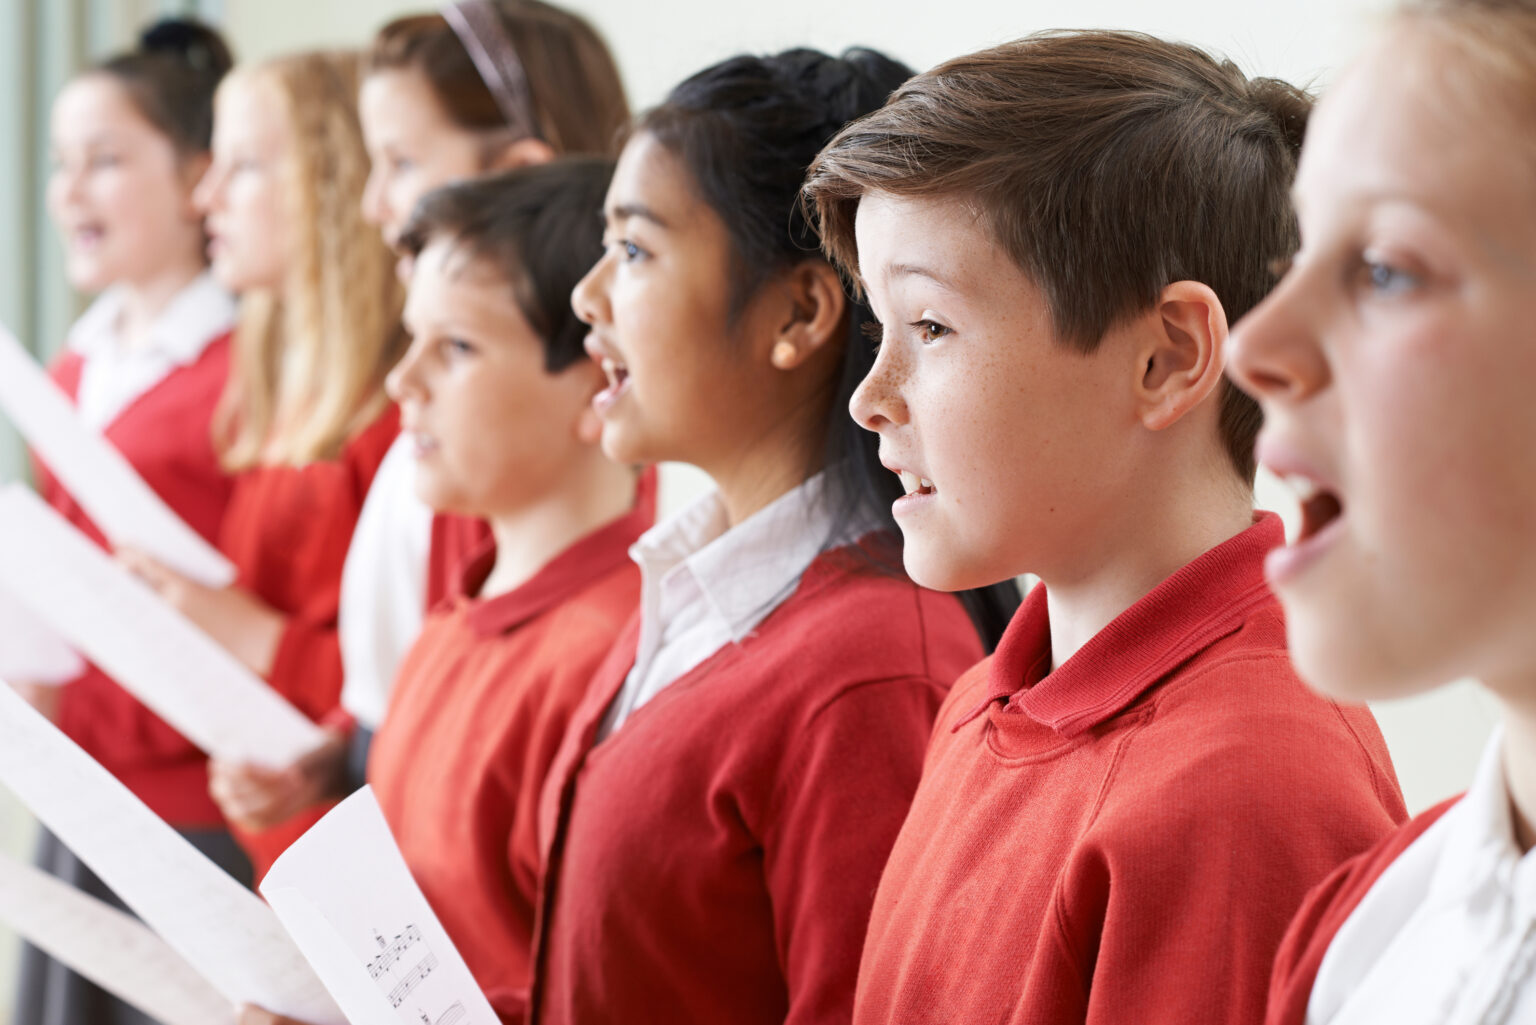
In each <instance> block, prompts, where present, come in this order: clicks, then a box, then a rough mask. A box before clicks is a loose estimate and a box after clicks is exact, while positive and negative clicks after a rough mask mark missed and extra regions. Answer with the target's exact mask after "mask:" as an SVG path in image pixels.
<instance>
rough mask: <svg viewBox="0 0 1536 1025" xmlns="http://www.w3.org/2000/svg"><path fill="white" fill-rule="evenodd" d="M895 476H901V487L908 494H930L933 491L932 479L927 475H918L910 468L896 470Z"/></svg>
mask: <svg viewBox="0 0 1536 1025" xmlns="http://www.w3.org/2000/svg"><path fill="white" fill-rule="evenodd" d="M896 476H897V477H900V478H901V487H902V490H904V491H905V492H906V493H907V494H909V495H931V494H933V493H934V487H933V481H931V480H929V479H928V478H927V477H919V476H918V475H917V474H915V473H913V472H912V471H911V470H897V471H896Z"/></svg>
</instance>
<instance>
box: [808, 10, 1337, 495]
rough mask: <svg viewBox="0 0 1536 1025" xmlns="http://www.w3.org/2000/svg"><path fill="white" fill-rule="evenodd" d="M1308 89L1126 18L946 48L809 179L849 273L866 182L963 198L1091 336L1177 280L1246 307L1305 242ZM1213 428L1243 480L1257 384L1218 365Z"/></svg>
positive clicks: (841, 141)
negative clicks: (975, 49) (1222, 375)
mask: <svg viewBox="0 0 1536 1025" xmlns="http://www.w3.org/2000/svg"><path fill="white" fill-rule="evenodd" d="M1310 108H1311V100H1310V98H1309V97H1308V96H1307V94H1306V93H1304V92H1303V91H1301V90H1300V89H1297V88H1295V87H1294V86H1291V85H1288V84H1287V83H1285V82H1281V81H1278V80H1276V79H1270V78H1257V79H1249V78H1247V77H1245V76H1244V75H1243V73H1242V72H1241V71H1239V70H1238V68H1237V67H1236V66H1235V65H1234V64H1232V63H1231V62H1229V61H1218V60H1216V59H1215V58H1213V57H1211V56H1210V55H1208V54H1206V53H1205V52H1204V51H1202V50H1199V49H1196V48H1195V47H1192V46H1187V45H1184V44H1180V43H1170V42H1165V41H1163V40H1160V39H1156V38H1153V37H1151V36H1147V35H1142V34H1140V33H1132V32H1098V31H1092V32H1049V33H1041V34H1038V35H1033V36H1029V37H1027V38H1025V39H1021V40H1018V41H1015V42H1012V43H1007V44H1004V45H1002V46H998V47H995V48H993V49H989V50H983V51H981V52H979V53H974V54H970V55H968V56H965V57H959V58H957V59H955V60H952V61H949V62H947V63H945V64H942V65H940V66H939V67H937V68H935V69H933V70H932V71H929V72H927V73H925V74H922V75H919V76H917V77H916V78H914V79H912V80H911V81H909V82H908V83H907V84H906V85H904V86H902V88H901V89H899V90H897V92H896V94H895V95H894V96H892V97H891V100H890V102H889V103H887V104H886V105H885V106H884V107H883V108H881V109H880V110H878V111H876V112H875V113H873V114H871V115H870V116H868V117H866V118H864V119H862V120H860V121H856V122H854V123H853V124H851V125H849V126H848V127H847V128H846V129H844V130H843V131H842V132H841V133H840V134H839V135H838V136H837V138H835V139H834V140H832V142H831V143H830V144H829V145H828V146H827V147H826V149H824V150H823V151H822V153H821V156H820V157H818V158H817V160H816V163H815V164H814V165H813V166H812V168H811V173H810V177H809V180H808V181H807V184H806V187H805V196H806V198H807V200H808V201H809V202H810V204H811V205H812V208H813V210H814V211H815V214H816V216H817V217H818V218H819V221H820V227H821V233H822V243H823V245H824V247H825V248H826V251H827V252H828V253H829V254H830V255H831V256H832V258H833V259H834V261H836V262H837V263H838V264H839V265H840V266H842V267H843V268H844V269H845V270H847V271H848V272H850V273H851V274H852V275H853V276H854V277H855V278H856V277H857V274H858V253H857V249H856V245H855V241H854V216H855V213H856V212H857V209H858V202H859V197H860V196H862V195H863V194H864V193H866V192H873V191H881V192H889V193H892V194H895V195H901V196H935V195H961V196H967V197H969V198H971V199H972V200H973V201H974V202H975V204H976V206H977V208H978V210H979V211H980V215H981V220H982V223H983V224H985V225H986V227H987V229H988V230H989V232H990V233H991V235H992V236H993V237H994V238H995V239H996V240H997V241H998V243H999V244H1000V245H1002V247H1003V248H1004V249H1005V250H1006V251H1007V252H1008V254H1009V255H1010V256H1011V257H1012V258H1013V260H1014V261H1016V262H1017V264H1018V265H1019V266H1020V267H1021V268H1022V269H1023V270H1024V272H1025V273H1026V274H1028V275H1029V276H1030V278H1031V279H1032V280H1033V281H1034V282H1035V283H1036V284H1038V285H1039V286H1040V287H1041V288H1042V289H1043V290H1044V292H1045V295H1046V301H1047V303H1048V305H1049V308H1050V313H1051V317H1052V320H1053V323H1054V327H1055V330H1056V332H1057V334H1058V336H1059V337H1060V338H1061V339H1062V340H1063V342H1065V343H1066V344H1068V345H1071V346H1073V347H1075V348H1077V349H1079V350H1080V351H1083V352H1092V351H1093V350H1094V349H1095V348H1096V347H1097V346H1098V344H1099V342H1100V340H1101V339H1102V338H1103V336H1104V334H1105V333H1106V332H1107V331H1108V330H1109V329H1110V328H1111V327H1113V326H1114V325H1115V324H1116V323H1118V322H1120V321H1122V320H1123V319H1125V318H1126V317H1129V316H1131V315H1134V314H1135V313H1137V312H1139V311H1142V310H1145V309H1148V308H1150V307H1151V306H1152V305H1153V304H1154V303H1155V302H1156V301H1157V297H1158V295H1159V294H1160V293H1161V291H1162V289H1163V288H1164V287H1166V286H1167V285H1168V284H1170V283H1172V282H1174V281H1180V280H1186V279H1189V280H1196V281H1201V282H1204V283H1205V284H1207V285H1209V286H1210V287H1211V289H1212V290H1213V291H1215V293H1216V295H1217V296H1218V297H1219V298H1220V300H1221V302H1222V305H1223V306H1224V307H1225V309H1226V311H1227V314H1228V316H1229V317H1230V318H1231V319H1232V320H1234V321H1235V320H1236V319H1237V318H1238V317H1240V316H1241V315H1242V314H1243V313H1246V312H1247V311H1248V310H1249V309H1250V308H1252V307H1253V306H1254V305H1256V304H1257V303H1258V301H1259V300H1260V299H1262V298H1263V297H1264V295H1265V293H1266V292H1268V291H1269V289H1270V287H1271V286H1272V285H1273V284H1274V272H1273V270H1272V269H1271V268H1272V267H1273V266H1274V264H1275V262H1276V261H1277V260H1278V259H1281V258H1284V257H1287V256H1289V255H1290V254H1291V253H1292V252H1294V251H1295V249H1296V246H1297V244H1298V239H1297V230H1296V224H1295V217H1294V215H1293V213H1292V211H1291V204H1290V195H1289V189H1290V185H1291V180H1292V178H1293V176H1294V175H1295V170H1296V158H1297V155H1298V153H1299V151H1300V148H1301V140H1302V135H1303V133H1304V131H1305V127H1306V121H1307V115H1308V112H1309V110H1310ZM1220 402H1221V409H1220V420H1221V434H1222V440H1223V443H1224V444H1225V446H1226V449H1227V452H1228V455H1229V456H1230V458H1231V462H1232V464H1233V466H1234V467H1235V468H1236V469H1237V471H1238V473H1239V474H1241V475H1242V477H1243V479H1244V480H1246V481H1249V482H1251V481H1252V480H1253V476H1254V472H1255V462H1254V456H1253V442H1254V439H1255V437H1256V436H1257V434H1258V429H1259V427H1260V425H1261V423H1262V414H1261V413H1260V411H1259V407H1258V405H1257V403H1255V402H1254V401H1253V400H1252V399H1250V398H1249V397H1248V396H1246V395H1244V394H1243V393H1242V392H1241V391H1239V390H1238V389H1237V388H1235V387H1233V386H1231V385H1230V384H1228V383H1225V382H1224V383H1223V385H1222V394H1221V399H1220Z"/></svg>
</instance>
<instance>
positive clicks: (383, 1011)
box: [261, 786, 500, 1025]
mask: <svg viewBox="0 0 1536 1025" xmlns="http://www.w3.org/2000/svg"><path fill="white" fill-rule="evenodd" d="M261 892H262V894H263V895H264V896H265V897H266V898H267V902H268V903H269V904H271V905H272V910H273V911H275V912H277V916H278V918H280V919H282V922H283V924H284V925H285V926H287V927H288V933H289V935H290V936H292V937H293V939H294V942H295V943H297V944H298V945H299V949H300V950H302V951H304V955H305V956H306V957H308V958H309V963H310V964H311V965H312V966H313V967H314V969H315V971H316V972H317V973H318V974H319V976H320V979H321V981H322V982H324V983H325V985H326V988H327V989H329V990H330V991H331V996H333V997H334V998H335V999H336V1003H337V1004H339V1005H340V1006H341V1009H342V1010H343V1011H344V1012H346V1015H347V1018H348V1019H349V1020H351V1021H353V1022H367V1023H369V1025H384V1023H388V1022H400V1023H405V1025H498V1023H499V1021H500V1019H499V1018H498V1017H497V1016H496V1012H495V1011H493V1010H492V1009H491V1005H490V1002H489V1001H487V1000H486V998H485V996H484V994H482V993H481V992H480V987H479V986H478V985H477V984H476V982H475V978H474V976H473V975H472V974H470V971H469V966H468V965H466V964H465V963H464V959H463V958H462V957H461V956H460V955H459V952H458V950H457V949H456V948H455V947H454V945H453V941H452V940H450V939H449V938H448V934H447V933H446V932H445V931H444V930H443V927H442V924H441V923H440V922H439V921H438V920H437V916H436V915H435V914H433V912H432V908H431V907H430V906H429V905H428V904H427V899H426V897H425V896H423V895H422V892H421V888H420V887H419V886H417V885H416V881H415V880H414V879H412V878H411V873H410V869H409V868H407V867H406V864H405V858H404V857H403V856H401V854H400V848H399V847H398V846H397V845H396V843H395V839H394V837H393V836H392V835H390V832H389V826H388V824H387V823H386V822H385V821H384V813H383V812H382V811H380V810H379V803H378V801H377V800H376V799H375V798H374V796H373V788H372V787H366V786H365V787H363V788H362V789H361V790H359V791H358V792H357V793H355V794H353V795H352V796H351V797H349V798H347V799H346V800H345V801H343V802H341V803H340V804H339V805H337V806H336V807H335V808H333V809H332V810H331V812H330V814H328V815H326V817H325V818H323V819H321V820H320V822H319V823H317V824H316V825H315V826H314V827H312V828H311V829H310V831H309V832H307V833H305V834H304V835H303V836H302V837H301V838H300V839H299V841H298V842H297V843H295V844H294V845H293V846H291V847H289V848H288V850H287V851H285V852H284V853H283V856H282V857H280V858H278V859H277V863H276V864H275V865H273V866H272V869H271V871H269V872H268V873H267V877H266V879H264V880H263V881H262V884H261Z"/></svg>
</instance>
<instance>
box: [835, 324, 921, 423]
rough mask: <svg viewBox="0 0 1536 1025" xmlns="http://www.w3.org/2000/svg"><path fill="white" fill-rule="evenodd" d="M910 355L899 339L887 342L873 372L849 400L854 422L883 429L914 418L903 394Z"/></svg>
mask: <svg viewBox="0 0 1536 1025" xmlns="http://www.w3.org/2000/svg"><path fill="white" fill-rule="evenodd" d="M906 362H907V357H906V356H905V355H903V354H902V352H901V349H900V346H899V343H894V342H892V343H886V344H883V345H881V346H880V349H879V350H878V351H877V352H876V353H875V361H874V363H873V364H871V365H870V368H869V373H867V374H865V375H864V380H862V381H860V382H859V386H858V387H857V388H855V389H854V390H853V395H852V396H851V397H850V398H849V400H848V412H849V414H850V415H852V417H853V420H854V423H856V424H858V425H859V426H860V427H862V428H864V429H865V430H866V431H877V432H878V431H879V430H880V429H881V428H882V427H885V426H889V425H902V424H906V423H907V422H908V421H909V420H910V416H909V414H908V411H907V402H906V399H905V398H904V397H903V395H902V386H903V383H904V379H905V377H906Z"/></svg>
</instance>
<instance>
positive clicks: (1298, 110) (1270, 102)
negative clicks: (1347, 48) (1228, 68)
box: [1248, 78, 1312, 157]
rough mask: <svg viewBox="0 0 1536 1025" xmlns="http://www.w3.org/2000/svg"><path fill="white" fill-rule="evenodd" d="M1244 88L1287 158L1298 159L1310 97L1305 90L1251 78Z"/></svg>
mask: <svg viewBox="0 0 1536 1025" xmlns="http://www.w3.org/2000/svg"><path fill="white" fill-rule="evenodd" d="M1248 89H1249V96H1250V97H1251V98H1252V99H1253V102H1254V103H1255V104H1256V105H1257V106H1258V107H1259V109H1260V110H1262V111H1263V112H1264V113H1265V114H1267V115H1268V116H1269V118H1270V120H1271V121H1272V122H1274V125H1275V127H1276V128H1278V129H1279V131H1280V135H1281V137H1282V138H1284V139H1285V145H1286V148H1287V149H1289V150H1290V151H1291V155H1292V156H1293V157H1294V156H1299V155H1300V153H1301V143H1302V140H1303V139H1305V138H1306V134H1307V117H1308V116H1309V115H1310V114H1311V113H1312V97H1311V96H1310V95H1309V94H1308V93H1307V91H1306V90H1305V89H1301V88H1298V87H1297V86H1294V85H1292V84H1291V83H1289V82H1285V81H1282V80H1280V79H1278V78H1255V79H1253V80H1252V81H1251V82H1250V83H1249V86H1248Z"/></svg>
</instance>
